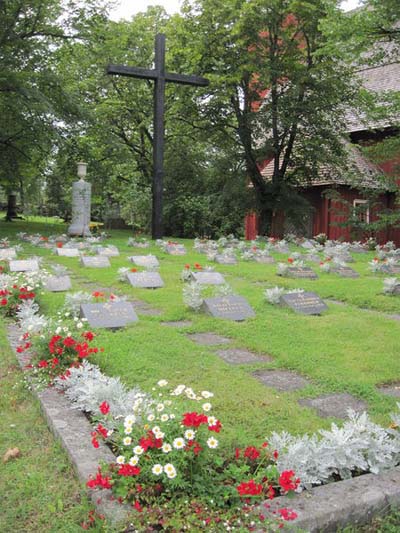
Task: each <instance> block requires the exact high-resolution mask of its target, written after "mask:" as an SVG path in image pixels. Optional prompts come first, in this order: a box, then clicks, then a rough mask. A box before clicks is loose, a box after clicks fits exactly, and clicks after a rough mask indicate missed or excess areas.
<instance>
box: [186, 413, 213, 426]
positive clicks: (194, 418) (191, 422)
mask: <svg viewBox="0 0 400 533" xmlns="http://www.w3.org/2000/svg"><path fill="white" fill-rule="evenodd" d="M207 423H208V418H207V417H206V415H203V414H199V413H195V412H194V413H185V414H184V415H183V419H182V424H183V425H184V426H186V427H190V426H192V427H195V428H198V427H199V426H200V425H201V424H207Z"/></svg>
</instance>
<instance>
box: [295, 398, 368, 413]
mask: <svg viewBox="0 0 400 533" xmlns="http://www.w3.org/2000/svg"><path fill="white" fill-rule="evenodd" d="M298 402H299V404H300V405H304V406H306V407H313V408H314V409H316V410H317V413H318V416H321V417H330V416H332V417H335V418H347V410H348V409H349V408H350V409H353V411H356V412H357V413H360V412H362V411H366V410H367V404H366V403H365V402H363V401H362V400H359V399H358V398H355V397H354V396H352V395H351V394H348V393H347V392H342V393H338V394H328V395H326V396H319V397H318V398H304V399H301V400H298Z"/></svg>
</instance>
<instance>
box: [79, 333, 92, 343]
mask: <svg viewBox="0 0 400 533" xmlns="http://www.w3.org/2000/svg"><path fill="white" fill-rule="evenodd" d="M82 337H83V338H84V339H86V340H87V341H89V342H90V341H92V340H93V339H94V333H92V332H91V331H85V332H84V333H82Z"/></svg>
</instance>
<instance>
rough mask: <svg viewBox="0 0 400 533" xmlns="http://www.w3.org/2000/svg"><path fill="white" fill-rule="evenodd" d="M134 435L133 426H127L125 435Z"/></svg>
mask: <svg viewBox="0 0 400 533" xmlns="http://www.w3.org/2000/svg"><path fill="white" fill-rule="evenodd" d="M131 433H132V426H125V435H130V434H131Z"/></svg>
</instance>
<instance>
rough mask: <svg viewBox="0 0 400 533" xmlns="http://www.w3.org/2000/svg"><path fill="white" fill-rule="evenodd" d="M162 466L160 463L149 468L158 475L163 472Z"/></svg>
mask: <svg viewBox="0 0 400 533" xmlns="http://www.w3.org/2000/svg"><path fill="white" fill-rule="evenodd" d="M163 470H164V469H163V467H162V465H159V464H157V465H154V466H153V468H152V469H151V471H152V473H153V474H154V475H155V476H159V475H161V474H162V473H163Z"/></svg>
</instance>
